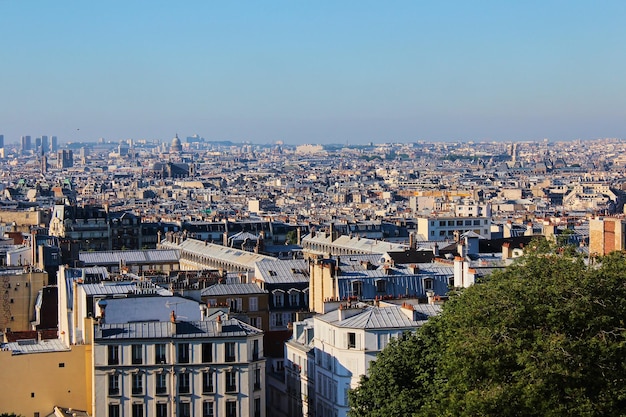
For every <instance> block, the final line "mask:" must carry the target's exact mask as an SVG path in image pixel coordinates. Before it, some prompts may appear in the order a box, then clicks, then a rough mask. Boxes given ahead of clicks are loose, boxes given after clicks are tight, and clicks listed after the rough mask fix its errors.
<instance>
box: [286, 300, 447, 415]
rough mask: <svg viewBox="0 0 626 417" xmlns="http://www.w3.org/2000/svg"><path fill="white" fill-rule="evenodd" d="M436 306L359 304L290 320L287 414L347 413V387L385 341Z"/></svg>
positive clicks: (432, 312) (418, 323) (417, 322)
mask: <svg viewBox="0 0 626 417" xmlns="http://www.w3.org/2000/svg"><path fill="white" fill-rule="evenodd" d="M439 311H440V309H439V306H438V305H432V304H408V303H404V304H403V305H396V304H390V303H384V302H379V304H378V305H377V306H371V305H367V304H363V303H358V304H356V305H355V306H350V307H347V306H345V307H342V308H339V309H338V310H335V311H331V312H330V313H326V314H323V315H318V316H315V317H313V318H311V319H307V320H305V321H302V322H296V323H294V334H293V338H292V339H291V340H289V341H288V342H287V344H286V347H285V351H286V352H285V356H286V357H285V359H286V366H285V369H286V382H287V386H288V396H289V408H290V410H291V415H292V416H294V417H297V416H308V417H312V416H315V417H346V415H347V412H348V409H349V407H348V391H349V390H350V389H351V388H355V387H356V386H357V384H358V382H359V379H360V377H361V375H364V374H366V373H367V371H368V369H369V365H370V362H371V361H372V360H374V359H376V356H377V355H378V353H379V352H380V351H381V350H382V349H384V347H385V346H387V344H388V343H389V340H390V339H391V338H393V337H398V336H400V335H401V334H402V333H403V332H406V331H414V330H415V329H416V328H417V327H419V326H421V325H422V324H423V323H425V321H426V320H427V319H428V317H430V316H432V315H435V314H438V313H439Z"/></svg>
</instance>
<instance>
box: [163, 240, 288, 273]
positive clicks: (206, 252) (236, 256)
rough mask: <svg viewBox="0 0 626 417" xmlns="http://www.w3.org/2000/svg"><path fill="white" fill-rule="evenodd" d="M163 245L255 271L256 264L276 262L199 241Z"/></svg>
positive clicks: (268, 258)
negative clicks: (268, 261) (267, 261)
mask: <svg viewBox="0 0 626 417" xmlns="http://www.w3.org/2000/svg"><path fill="white" fill-rule="evenodd" d="M161 245H162V246H164V247H169V248H171V249H179V250H181V251H186V252H189V253H192V254H194V255H199V256H203V257H206V258H210V259H216V260H220V261H223V262H226V263H230V264H233V265H237V266H239V267H244V268H247V269H254V264H255V263H256V262H259V261H262V260H266V259H267V260H275V259H276V258H272V257H271V256H266V255H260V254H258V253H253V252H246V251H243V250H239V249H234V248H229V247H226V246H222V245H216V244H213V243H207V242H203V241H201V240H197V239H185V240H184V241H183V242H181V243H180V244H176V243H173V242H168V241H162V242H161Z"/></svg>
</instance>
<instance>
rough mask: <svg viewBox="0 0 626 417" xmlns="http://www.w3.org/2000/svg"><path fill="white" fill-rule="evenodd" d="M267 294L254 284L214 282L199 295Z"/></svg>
mask: <svg viewBox="0 0 626 417" xmlns="http://www.w3.org/2000/svg"><path fill="white" fill-rule="evenodd" d="M235 294H242V295H245V294H267V291H266V290H264V289H262V288H261V287H259V286H258V285H256V284H215V285H211V286H210V287H208V288H205V289H203V290H202V292H201V295H202V296H203V297H204V296H210V295H235Z"/></svg>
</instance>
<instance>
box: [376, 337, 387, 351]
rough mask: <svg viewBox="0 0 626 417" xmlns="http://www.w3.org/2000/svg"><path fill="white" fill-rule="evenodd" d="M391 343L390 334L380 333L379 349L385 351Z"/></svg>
mask: <svg viewBox="0 0 626 417" xmlns="http://www.w3.org/2000/svg"><path fill="white" fill-rule="evenodd" d="M388 343H389V333H380V334H379V335H378V349H380V350H383V349H384V348H385V347H386V346H387V344H388Z"/></svg>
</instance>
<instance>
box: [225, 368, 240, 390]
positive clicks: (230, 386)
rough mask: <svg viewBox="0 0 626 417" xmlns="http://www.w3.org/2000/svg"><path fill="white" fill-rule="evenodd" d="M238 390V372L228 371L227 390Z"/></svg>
mask: <svg viewBox="0 0 626 417" xmlns="http://www.w3.org/2000/svg"><path fill="white" fill-rule="evenodd" d="M235 391H237V374H236V373H235V371H226V392H235Z"/></svg>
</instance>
